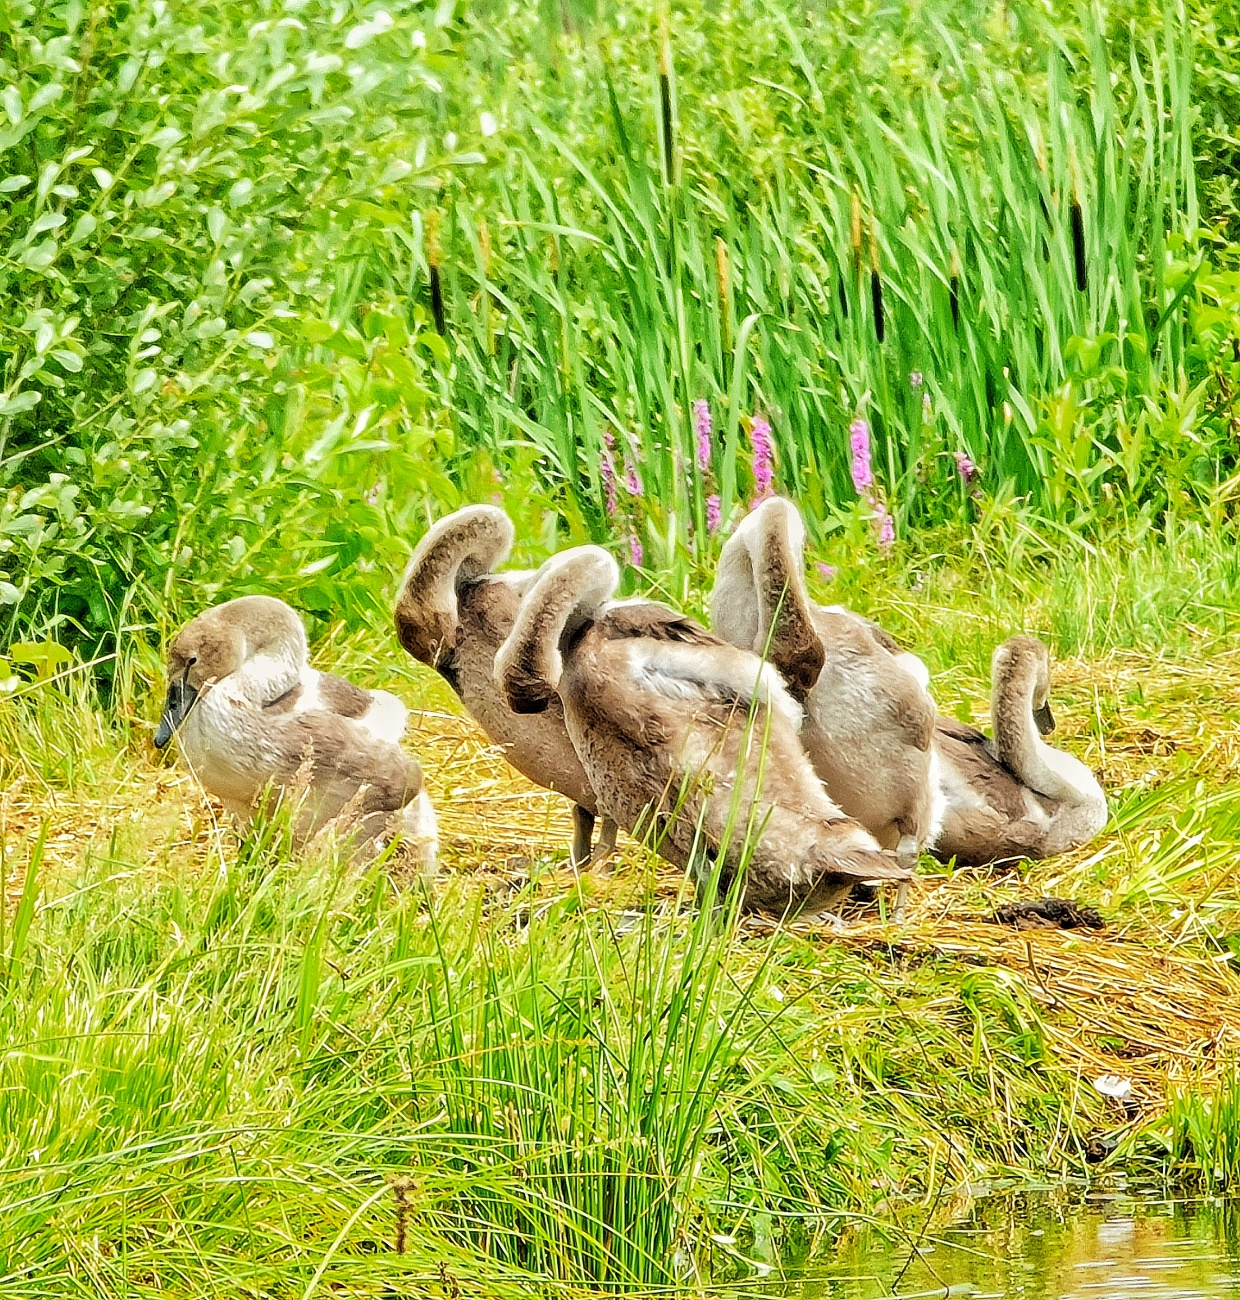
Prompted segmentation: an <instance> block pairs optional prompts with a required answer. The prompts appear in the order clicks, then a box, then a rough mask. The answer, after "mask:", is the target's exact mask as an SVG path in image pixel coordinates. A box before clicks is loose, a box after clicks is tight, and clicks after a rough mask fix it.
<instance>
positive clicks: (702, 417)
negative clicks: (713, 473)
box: [693, 398, 710, 474]
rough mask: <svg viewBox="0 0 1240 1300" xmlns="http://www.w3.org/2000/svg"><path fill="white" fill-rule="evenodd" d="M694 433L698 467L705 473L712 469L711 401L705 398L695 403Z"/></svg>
mask: <svg viewBox="0 0 1240 1300" xmlns="http://www.w3.org/2000/svg"><path fill="white" fill-rule="evenodd" d="M693 434H694V437H695V438H696V439H697V467H698V469H699V470H701V471H702V473H703V474H705V473H706V471H707V470H708V469H710V403H709V402H708V401H706V399H705V398H699V399H698V400H697V401H696V402H694V403H693Z"/></svg>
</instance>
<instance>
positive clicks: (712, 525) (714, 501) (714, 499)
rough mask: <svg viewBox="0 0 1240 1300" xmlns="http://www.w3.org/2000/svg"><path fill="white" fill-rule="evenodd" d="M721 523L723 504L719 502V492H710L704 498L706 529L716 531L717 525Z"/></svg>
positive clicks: (717, 529)
mask: <svg viewBox="0 0 1240 1300" xmlns="http://www.w3.org/2000/svg"><path fill="white" fill-rule="evenodd" d="M721 523H723V506H722V505H721V504H720V502H719V494H718V493H717V492H712V493H711V494H710V496H708V497H707V498H706V528H707V531H709V532H712V533H717V532H718V531H719V525H720V524H721Z"/></svg>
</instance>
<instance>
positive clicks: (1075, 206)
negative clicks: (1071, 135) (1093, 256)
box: [1068, 140, 1088, 293]
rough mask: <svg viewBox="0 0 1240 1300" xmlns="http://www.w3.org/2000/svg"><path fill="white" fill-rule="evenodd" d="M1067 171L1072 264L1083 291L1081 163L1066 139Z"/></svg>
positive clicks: (1084, 282)
mask: <svg viewBox="0 0 1240 1300" xmlns="http://www.w3.org/2000/svg"><path fill="white" fill-rule="evenodd" d="M1068 171H1069V174H1070V175H1071V177H1072V203H1071V205H1070V206H1069V209H1068V213H1069V216H1070V217H1071V220H1072V265H1073V268H1074V270H1075V271H1076V287H1077V290H1078V291H1079V292H1080V293H1084V292H1085V290H1086V288H1087V286H1088V278H1087V275H1086V267H1085V214H1084V213H1083V212H1082V211H1081V165H1080V163H1079V162H1078V160H1077V156H1076V143H1075V141H1073V140H1069V141H1068Z"/></svg>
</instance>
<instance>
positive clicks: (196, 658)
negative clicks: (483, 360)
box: [155, 497, 1107, 914]
mask: <svg viewBox="0 0 1240 1300" xmlns="http://www.w3.org/2000/svg"><path fill="white" fill-rule="evenodd" d="M512 542H513V527H512V523H511V521H510V520H509V519H508V517H507V515H506V514H505V513H504V512H503V511H502V510H500V509H498V508H496V507H494V506H489V505H478V506H469V507H466V508H465V509H463V510H458V511H457V512H456V513H454V514H452V515H449V516H447V517H446V518H444V519H441V520H440V521H439V522H438V523H437V524H435V525H434V526H433V527H432V528H431V529H430V530H429V531H428V532H427V534H426V535H425V536H424V537H423V538H422V540H421V541H420V542H419V544H418V546H417V548H416V549H415V551H414V553H413V557H412V559H411V561H410V563H409V566H408V568H407V569H406V571H405V574H404V577H403V579H402V580H401V585H400V592H399V595H398V596H397V600H396V609H395V619H396V630H397V634H398V636H399V638H400V643H401V645H402V646H403V647H404V648H405V650H406V651H407V652H408V653H409V654H410V655H412V656H413V658H415V659H417V660H419V661H420V662H422V663H424V664H427V665H429V666H430V667H432V668H434V669H436V670H437V671H438V672H439V673H440V674H441V675H442V676H443V677H444V679H445V680H446V681H447V682H448V684H449V685H450V686H451V687H452V689H453V690H454V691H455V692H456V694H457V695H458V696H459V698H460V700H461V702H462V704H463V705H464V706H465V708H466V710H467V711H468V712H469V713H470V714H471V715H472V717H473V718H474V719H475V720H476V721H477V723H478V724H479V726H481V728H482V730H483V731H484V732H485V733H486V734H487V736H488V737H489V738H490V740H491V741H492V742H493V743H495V744H496V745H498V746H499V747H500V748H501V749H502V750H503V752H504V755H505V757H506V758H507V759H508V761H509V762H510V763H511V764H512V765H513V766H514V767H515V768H517V769H518V770H519V771H520V772H522V773H524V775H525V776H526V777H528V778H529V779H530V780H532V781H534V782H536V783H537V784H538V785H541V786H544V787H545V788H547V789H550V790H553V791H557V792H558V793H560V794H562V795H565V796H566V797H567V798H568V799H570V800H571V801H572V803H573V805H574V808H573V824H574V835H573V843H572V849H571V853H572V860H573V862H574V864H576V865H578V866H585V865H586V864H588V863H590V862H592V861H593V862H598V861H601V860H602V859H604V858H605V857H606V856H607V855H608V854H609V853H610V852H611V851H612V849H613V848H614V847H615V841H616V830H617V827H622V828H623V829H624V830H626V831H628V832H629V833H630V834H632V835H633V836H635V837H636V838H639V839H641V840H644V841H645V842H646V843H648V844H649V845H650V846H651V847H652V848H654V849H655V850H656V851H657V852H658V853H659V854H660V855H661V856H662V857H663V858H664V859H666V860H667V861H669V862H671V863H673V864H675V865H676V866H678V867H681V868H691V869H692V870H693V872H694V877H695V879H696V880H698V881H699V882H701V881H702V880H703V878H704V876H705V874H706V873H709V872H710V871H712V870H713V869H717V870H718V872H719V885H720V892H721V893H722V891H723V890H724V889H725V888H727V887H728V886H729V885H730V884H732V883H733V882H734V881H736V879H737V877H742V879H741V881H740V888H741V891H742V894H741V897H742V903H743V906H745V907H746V908H760V909H762V910H766V911H771V912H775V913H777V914H784V913H786V912H788V911H790V910H800V911H803V912H808V913H811V914H813V913H828V912H830V911H831V910H832V909H833V908H834V907H835V906H836V905H837V904H838V903H839V902H840V901H841V900H842V899H843V898H844V897H845V896H846V895H847V894H848V893H849V892H850V891H852V890H853V889H854V888H855V887H857V886H879V885H883V884H887V883H890V882H894V883H896V884H898V885H899V886H900V898H901V900H902V898H903V891H904V889H905V887H906V882H907V881H908V880H909V879H910V878H911V876H912V873H913V869H914V867H915V865H916V862H917V859H918V855H919V854H921V853H923V852H928V853H931V854H933V855H934V856H935V857H938V858H940V859H944V860H949V859H953V858H954V859H955V860H957V861H958V862H961V863H966V864H971V865H980V864H985V863H990V862H996V861H1000V860H1003V859H1010V858H1018V857H1028V858H1040V857H1046V856H1049V855H1051V854H1056V853H1062V852H1064V851H1065V850H1067V849H1070V848H1073V847H1075V846H1076V845H1079V844H1082V843H1084V842H1085V841H1086V840H1088V839H1090V838H1091V837H1092V836H1094V835H1096V834H1097V833H1098V832H1099V831H1100V830H1101V829H1102V827H1103V826H1104V824H1105V822H1106V819H1107V805H1106V797H1105V795H1104V794H1103V792H1102V789H1101V787H1100V786H1099V784H1098V782H1097V781H1096V780H1095V779H1094V776H1093V774H1092V773H1091V772H1090V771H1089V769H1088V768H1087V767H1085V765H1084V764H1083V763H1081V762H1079V761H1078V760H1077V759H1075V758H1073V757H1072V756H1071V755H1069V754H1066V753H1064V752H1062V751H1060V750H1056V749H1053V748H1051V747H1050V746H1049V745H1047V744H1046V742H1045V741H1044V740H1043V739H1042V736H1043V735H1045V734H1046V733H1048V732H1049V731H1050V730H1051V728H1052V727H1053V725H1054V724H1053V721H1052V719H1051V712H1050V705H1049V701H1048V694H1049V688H1050V674H1049V658H1048V655H1047V651H1046V647H1045V646H1044V645H1043V644H1042V643H1041V642H1040V641H1038V640H1036V639H1035V638H1033V637H1028V636H1015V637H1012V638H1011V639H1010V640H1008V641H1006V642H1004V644H1003V645H1001V646H1000V647H999V648H998V649H997V650H996V651H995V654H994V662H993V695H992V701H991V716H992V725H993V730H994V736H993V738H989V737H986V736H984V735H983V734H982V733H981V732H979V731H976V730H974V729H973V728H971V727H967V726H964V725H962V724H961V723H958V722H955V721H952V720H951V719H948V718H943V717H940V716H939V715H938V714H937V713H936V711H935V707H934V703H933V700H932V699H931V697H930V694H929V691H928V689H927V688H928V685H929V674H928V673H927V671H926V668H925V665H924V664H923V663H922V662H921V660H920V659H918V658H917V657H916V656H915V655H913V654H909V653H907V652H905V651H902V650H901V648H900V647H899V646H898V645H897V644H896V643H895V642H894V641H893V640H892V638H891V637H890V636H888V635H887V633H886V632H884V631H883V630H882V629H881V628H880V627H878V626H877V625H876V624H874V623H872V622H870V621H868V620H867V619H864V618H861V617H860V616H858V615H856V614H853V613H851V612H849V611H848V610H846V609H844V608H843V607H841V606H822V605H817V604H814V603H813V602H812V601H811V600H810V598H809V595H808V592H807V590H806V585H805V576H804V555H803V552H804V528H803V525H802V522H801V517H800V514H799V513H798V511H797V509H796V507H795V506H794V505H793V504H792V503H791V502H790V501H787V500H784V499H783V498H779V497H773V498H769V499H767V500H765V501H763V502H761V503H760V504H759V505H758V506H756V507H755V508H754V509H753V510H752V511H751V512H750V514H749V515H748V516H747V517H746V518H745V519H744V520H743V521H742V522H741V524H740V525H739V526H738V527H737V528H736V530H735V531H734V532H733V534H732V536H731V537H730V538H729V539H728V540H727V542H726V543H725V545H724V547H723V551H722V554H721V555H720V559H719V568H718V573H717V576H716V581H715V586H714V591H713V593H712V596H711V621H712V624H713V630H712V631H707V630H706V629H705V628H704V627H702V626H701V625H700V624H698V623H696V622H694V621H693V620H692V619H690V618H687V617H686V616H685V615H683V614H680V613H677V612H676V611H675V610H672V609H669V608H668V607H667V606H666V605H662V604H657V603H655V602H653V601H649V600H642V599H637V600H613V599H612V597H613V595H614V593H615V590H616V587H617V586H618V583H619V577H620V574H619V569H618V567H617V565H616V562H615V561H614V560H613V559H612V557H611V556H610V555H609V554H608V553H607V552H606V551H605V550H602V549H601V548H599V547H597V546H579V547H574V548H573V549H571V550H567V551H563V552H561V553H560V554H558V555H555V556H553V557H552V558H551V559H549V560H548V561H547V562H546V563H545V564H544V565H543V566H542V567H541V568H540V569H538V570H537V571H533V570H523V571H510V572H497V571H496V570H497V569H498V568H499V566H500V565H502V564H503V562H504V561H505V559H506V558H507V556H508V554H509V551H510V549H511V547H512ZM406 718H407V711H406V709H405V706H404V705H403V704H402V703H401V701H400V700H398V699H397V698H396V697H395V696H394V695H391V694H389V693H388V692H386V691H378V690H364V689H362V688H360V687H358V686H355V685H353V684H352V683H350V682H347V681H345V680H343V679H342V678H340V677H335V676H332V675H330V674H327V673H320V672H317V671H315V669H313V668H311V667H310V666H309V664H308V662H307V643H306V634H305V629H304V628H303V626H302V623H301V620H300V619H299V618H298V616H297V615H296V614H295V613H294V611H293V610H292V609H290V608H289V606H288V605H286V604H285V603H284V602H283V601H280V600H276V599H274V598H271V597H266V596H243V597H241V598H239V599H237V600H231V601H228V602H227V603H225V604H223V605H219V606H216V607H215V608H212V609H209V610H207V611H206V612H204V613H202V614H199V615H198V616H197V617H196V618H194V619H193V620H192V621H191V622H189V623H188V624H186V626H185V627H184V628H182V629H181V631H180V632H179V633H178V634H177V636H176V638H175V639H174V640H173V642H172V645H171V648H170V650H169V655H168V694H167V700H166V704H165V708H164V714H163V719H162V721H161V723H160V726H159V730H158V732H157V733H156V736H155V744H156V745H157V746H159V747H160V748H162V747H163V746H165V745H167V744H168V742H169V741H170V740H171V739H172V737H173V735H176V737H177V738H178V741H179V743H180V749H181V752H182V754H183V756H184V757H185V759H186V761H187V762H188V764H189V766H190V767H191V769H192V771H193V772H194V774H195V776H196V777H197V778H198V780H199V781H200V782H201V784H202V785H203V787H204V788H205V789H206V790H207V791H208V792H210V793H211V794H213V795H215V796H217V797H218V798H220V799H221V800H222V801H223V803H224V804H225V806H226V807H227V808H228V809H229V811H230V812H232V813H233V814H234V815H235V816H236V817H237V818H238V819H239V820H240V821H241V822H242V823H243V824H248V823H249V821H250V820H251V819H252V818H253V817H254V815H255V813H256V812H257V811H258V810H259V809H261V808H264V807H268V806H270V804H271V801H272V800H273V799H276V800H278V799H281V798H284V799H287V800H290V801H292V802H293V803H294V807H295V811H294V821H293V826H294V833H295V836H296V838H297V840H298V841H299V842H302V843H304V842H305V841H307V840H309V839H310V838H311V837H313V836H315V835H316V834H318V833H319V832H321V831H323V830H324V828H327V827H332V828H334V829H335V830H337V831H339V832H342V833H344V834H347V835H348V836H349V837H350V840H351V844H352V852H353V854H354V856H355V857H358V858H361V859H366V858H373V857H374V856H375V855H376V854H377V853H378V852H380V851H381V850H382V849H383V848H384V847H386V845H387V844H388V843H389V841H391V840H392V839H393V837H399V839H400V840H401V842H402V845H401V851H402V852H403V853H404V854H406V855H408V856H409V858H410V859H411V860H412V861H413V863H414V864H415V866H416V867H417V869H419V870H420V871H423V872H433V871H434V869H435V862H436V856H437V851H438V840H437V829H436V820H435V812H434V809H433V808H432V806H431V802H430V799H429V797H428V796H427V793H426V790H425V789H424V787H423V783H422V773H421V769H420V768H419V766H418V764H417V762H416V761H415V760H414V759H412V758H411V757H410V756H409V755H408V754H406V753H405V751H404V750H403V749H402V748H401V745H400V740H401V737H402V735H403V733H404V730H405V723H406ZM596 819H601V823H602V825H601V832H600V838H599V842H598V844H597V845H595V846H593V847H592V844H591V841H592V838H593V832H594V825H595V821H596Z"/></svg>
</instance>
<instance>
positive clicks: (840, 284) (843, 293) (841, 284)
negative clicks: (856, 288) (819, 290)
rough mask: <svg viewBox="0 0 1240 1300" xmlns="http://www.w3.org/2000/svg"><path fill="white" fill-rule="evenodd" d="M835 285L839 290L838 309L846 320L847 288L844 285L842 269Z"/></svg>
mask: <svg viewBox="0 0 1240 1300" xmlns="http://www.w3.org/2000/svg"><path fill="white" fill-rule="evenodd" d="M835 287H836V289H837V290H838V291H839V295H840V311H841V312H842V313H843V316H844V319H845V320H847V319H848V289H847V288H846V287H845V285H844V273H843V272H842V271H841V272H840V277H839V279H838V280H837V281H836V284H835Z"/></svg>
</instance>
